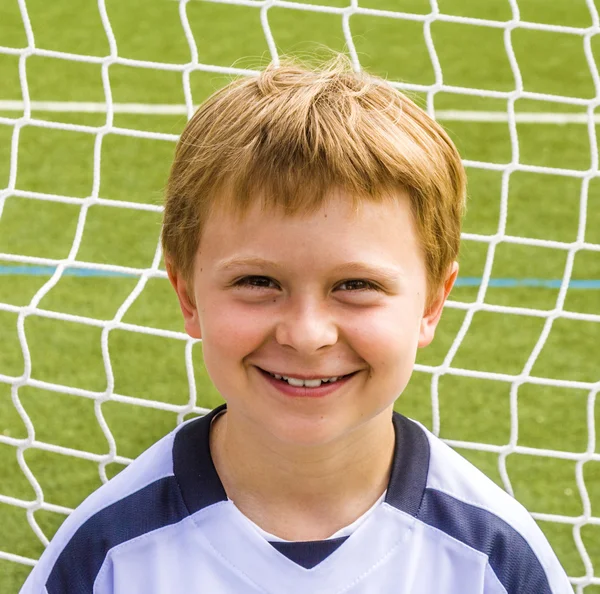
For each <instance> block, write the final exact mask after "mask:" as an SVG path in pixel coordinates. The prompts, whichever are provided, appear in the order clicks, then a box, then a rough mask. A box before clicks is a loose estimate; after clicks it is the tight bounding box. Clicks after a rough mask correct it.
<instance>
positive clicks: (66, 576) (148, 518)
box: [46, 476, 189, 594]
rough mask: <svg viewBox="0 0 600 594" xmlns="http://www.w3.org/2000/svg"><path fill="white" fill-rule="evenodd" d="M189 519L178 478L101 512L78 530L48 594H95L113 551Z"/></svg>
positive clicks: (158, 483) (54, 572)
mask: <svg viewBox="0 0 600 594" xmlns="http://www.w3.org/2000/svg"><path fill="white" fill-rule="evenodd" d="M188 515H189V513H188V510H187V508H186V507H185V504H184V502H183V499H182V497H181V493H180V490H179V487H178V485H177V481H176V479H175V477H174V476H169V477H165V478H162V479H159V480H157V481H155V482H153V483H151V484H150V485H148V486H146V487H144V488H143V489H141V490H139V491H137V492H135V493H132V494H131V495H128V496H127V497H125V498H124V499H120V500H119V501H116V502H115V503H113V504H112V505H109V506H108V507H106V508H104V509H103V510H100V511H99V512H97V513H96V514H94V515H93V516H92V517H91V518H89V519H88V520H87V521H86V522H85V523H84V524H82V525H81V526H80V527H79V528H78V530H77V531H76V532H75V534H74V535H73V537H72V538H71V540H70V541H69V542H68V543H67V545H66V546H65V548H64V549H63V550H62V552H61V553H60V555H59V556H58V559H57V560H56V563H55V564H54V567H53V568H52V571H51V573H50V576H49V577H48V581H47V582H46V590H47V591H48V594H88V593H89V594H92V592H93V588H94V582H95V581H96V577H97V575H98V572H99V571H100V568H101V567H102V564H103V563H104V560H105V558H106V555H107V554H108V552H109V551H110V550H111V549H112V548H114V547H116V546H117V545H119V544H121V543H124V542H126V541H128V540H132V539H134V538H137V537H138V536H141V535H142V534H146V533H148V532H151V531H153V530H157V529H158V528H162V527H163V526H168V525H170V524H175V523H177V522H179V521H181V520H182V519H183V518H185V517H186V516H188Z"/></svg>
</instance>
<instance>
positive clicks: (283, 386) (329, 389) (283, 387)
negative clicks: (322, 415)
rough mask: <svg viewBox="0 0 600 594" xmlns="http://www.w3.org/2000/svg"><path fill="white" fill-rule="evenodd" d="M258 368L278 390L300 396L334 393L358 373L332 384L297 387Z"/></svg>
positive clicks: (309, 396)
mask: <svg viewBox="0 0 600 594" xmlns="http://www.w3.org/2000/svg"><path fill="white" fill-rule="evenodd" d="M256 369H258V371H259V372H260V374H261V375H262V376H263V377H264V378H265V379H266V380H267V381H268V382H269V383H270V384H271V385H272V386H273V387H274V388H277V390H279V391H280V392H282V393H283V394H285V395H286V396H296V397H298V396H299V397H301V398H322V397H323V396H328V395H329V394H332V393H333V392H335V391H337V390H339V389H340V388H341V387H342V386H345V385H346V384H347V383H348V382H349V381H350V380H351V379H352V378H353V377H354V376H355V375H356V373H357V372H355V373H353V374H352V375H349V376H347V377H345V378H343V379H340V380H337V381H336V382H334V383H332V384H330V383H329V382H327V383H325V384H321V385H320V386H319V387H318V388H308V387H306V386H302V387H299V388H297V387H296V386H291V385H290V384H288V383H287V382H286V381H285V380H278V379H277V378H274V377H273V376H272V375H269V374H268V373H267V372H266V371H263V370H262V369H260V368H259V367H257V368H256Z"/></svg>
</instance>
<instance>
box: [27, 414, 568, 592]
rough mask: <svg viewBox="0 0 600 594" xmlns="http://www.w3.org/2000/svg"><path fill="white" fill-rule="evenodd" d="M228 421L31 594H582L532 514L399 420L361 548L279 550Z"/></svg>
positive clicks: (47, 559)
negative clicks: (241, 482) (247, 488)
mask: <svg viewBox="0 0 600 594" xmlns="http://www.w3.org/2000/svg"><path fill="white" fill-rule="evenodd" d="M223 409H224V407H219V408H217V409H215V410H214V411H212V412H211V413H209V414H208V415H206V416H205V417H202V418H199V419H193V420H191V421H188V422H186V423H184V424H182V425H180V426H179V427H178V428H177V429H175V430H174V431H173V432H171V433H170V434H169V435H167V436H166V437H164V438H163V439H161V440H160V441H158V442H157V443H156V444H154V445H153V446H152V447H151V448H150V449H148V450H147V451H146V452H144V453H143V454H142V455H141V456H140V457H139V458H137V459H136V460H135V461H134V462H133V463H132V464H130V465H129V466H128V467H127V468H126V469H125V470H123V471H122V472H121V473H120V474H118V475H117V476H116V477H115V478H113V479H112V480H111V481H110V482H109V483H108V484H106V485H104V486H103V487H101V488H100V489H98V490H97V491H96V492H95V493H93V494H92V495H91V496H90V497H88V498H87V499H86V500H85V501H84V502H83V503H82V504H81V505H80V506H79V507H78V508H77V509H76V510H75V511H74V512H73V513H72V514H71V515H70V516H69V517H68V518H67V520H66V521H65V522H64V523H63V525H62V526H61V527H60V529H59V531H58V532H57V533H56V536H55V537H54V539H53V540H52V542H51V543H50V545H49V546H48V548H47V549H46V551H45V552H44V554H43V555H42V557H41V559H40V560H39V562H38V564H37V565H36V566H35V568H34V569H33V571H32V572H31V574H30V576H29V578H28V579H27V581H26V583H25V585H24V586H23V589H22V590H21V594H87V593H90V594H91V593H94V594H246V593H248V594H255V593H259V592H260V593H263V594H284V593H285V594H307V593H310V594H342V593H348V594H433V593H435V594H572V593H573V590H572V588H571V586H570V584H569V581H568V578H567V576H566V574H565V572H564V571H563V569H562V567H561V566H560V563H559V562H558V560H557V558H556V556H555V555H554V553H553V552H552V550H551V548H550V545H549V544H548V542H547V541H546V539H545V537H544V535H543V533H542V532H541V530H540V529H539V528H538V526H537V525H536V523H535V521H534V520H533V519H532V518H531V516H530V515H529V513H528V512H527V511H526V510H525V508H524V507H523V506H521V505H520V504H519V503H518V502H517V501H516V500H515V499H513V498H512V497H510V496H509V495H508V494H507V493H505V492H504V491H503V490H502V489H500V488H499V487H498V486H497V485H495V484H494V483H493V482H492V481H491V480H489V479H488V478H487V477H486V476H485V475H483V474H482V473H481V472H480V471H479V470H477V469H476V468H475V467H474V466H472V465H471V464H470V463H469V462H467V461H466V460H465V459H464V458H462V457H461V456H460V455H459V454H457V453H456V452H454V451H453V450H452V449H451V448H449V447H448V446H446V445H445V444H444V443H443V442H442V441H441V440H439V439H438V438H436V437H435V436H434V435H432V434H431V433H430V432H429V431H427V430H426V429H425V428H423V427H422V426H421V425H419V424H418V423H415V422H414V421H411V420H409V419H407V418H405V417H403V416H402V415H399V414H398V413H394V416H393V423H394V428H395V433H396V445H395V453H394V461H393V466H392V472H391V476H390V481H389V485H388V489H387V492H386V494H385V499H384V501H383V502H382V503H381V504H380V505H378V506H376V508H375V509H374V510H372V512H371V513H370V514H369V515H368V517H367V518H366V519H365V520H364V521H363V522H362V523H360V525H359V526H358V528H356V530H355V531H354V532H352V534H351V535H350V536H343V537H341V538H332V539H328V540H323V541H312V542H285V541H284V542H281V541H279V542H277V541H273V542H270V541H269V540H268V539H267V538H265V537H264V535H261V533H260V532H259V531H257V530H256V529H254V528H253V527H252V525H251V523H250V522H248V521H246V518H245V517H244V516H242V514H241V512H240V511H239V510H237V508H236V507H235V505H234V504H233V503H232V502H231V501H230V500H228V498H227V495H226V494H225V490H224V489H223V485H222V484H221V481H220V480H219V476H218V475H217V472H216V470H215V467H214V465H213V462H212V459H211V455H210V448H209V430H210V423H211V421H212V419H213V418H214V417H215V415H216V414H219V413H220V412H221V411H223Z"/></svg>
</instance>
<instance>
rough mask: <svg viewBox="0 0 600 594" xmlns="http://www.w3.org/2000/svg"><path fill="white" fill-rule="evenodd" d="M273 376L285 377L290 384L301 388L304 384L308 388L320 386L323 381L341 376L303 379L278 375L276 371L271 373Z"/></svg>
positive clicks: (333, 379)
mask: <svg viewBox="0 0 600 594" xmlns="http://www.w3.org/2000/svg"><path fill="white" fill-rule="evenodd" d="M270 375H272V376H273V377H276V378H277V379H284V380H285V381H286V382H287V383H288V384H290V386H296V387H297V388H301V387H302V386H306V387H307V388H318V387H319V386H320V385H321V383H322V382H335V381H337V380H338V378H340V377H341V376H339V375H338V376H336V377H326V378H323V379H312V380H303V379H298V378H295V377H287V376H286V375H277V374H276V373H271V374H270Z"/></svg>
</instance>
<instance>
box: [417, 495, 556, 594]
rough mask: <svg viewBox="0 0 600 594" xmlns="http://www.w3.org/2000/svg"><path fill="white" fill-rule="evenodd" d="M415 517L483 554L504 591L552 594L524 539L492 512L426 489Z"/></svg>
mask: <svg viewBox="0 0 600 594" xmlns="http://www.w3.org/2000/svg"><path fill="white" fill-rule="evenodd" d="M417 517H418V518H419V519H420V520H422V521H423V522H425V523H426V524H429V525H430V526H434V527H435V528H438V529H439V530H441V531H442V532H445V533H446V534H448V535H450V536H452V537H453V538H456V539H457V540H459V541H461V542H463V543H465V544H466V545H468V546H470V547H471V548H473V549H476V550H478V551H481V552H482V553H484V554H485V555H487V556H488V560H489V564H490V566H491V568H492V569H493V571H494V573H495V574H496V576H497V577H498V579H499V580H500V583H501V584H502V585H503V586H504V588H505V589H506V591H507V592H508V594H523V592H535V594H552V590H551V589H550V584H549V583H548V577H547V576H546V572H545V571H544V568H543V567H542V565H541V563H540V561H539V559H538V558H537V556H536V554H535V553H534V552H533V550H532V549H531V547H530V546H529V544H528V543H527V541H526V540H525V539H524V538H523V537H522V536H521V535H520V534H519V533H518V532H517V531H516V530H515V529H514V528H513V527H512V526H511V525H510V524H508V523H507V522H505V521H504V520H502V519H501V518H499V517H498V516H496V515H495V514H493V513H491V512H489V511H487V510H485V509H481V508H480V507H476V506H474V505H470V504H468V503H465V502H463V501H460V500H458V499H455V498H454V497H452V496H451V495H448V494H447V493H443V492H441V491H437V490H435V489H430V488H428V489H426V491H425V496H424V497H423V502H422V504H421V509H420V510H419V513H418V515H417Z"/></svg>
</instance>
